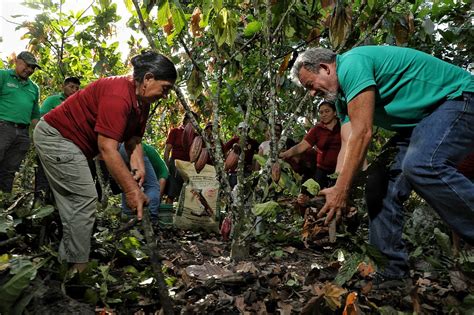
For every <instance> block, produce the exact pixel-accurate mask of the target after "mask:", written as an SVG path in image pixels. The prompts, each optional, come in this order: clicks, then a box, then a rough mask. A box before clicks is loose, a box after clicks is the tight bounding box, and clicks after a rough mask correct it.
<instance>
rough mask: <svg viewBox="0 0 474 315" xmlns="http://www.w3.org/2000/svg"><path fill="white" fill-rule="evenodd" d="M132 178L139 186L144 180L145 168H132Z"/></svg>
mask: <svg viewBox="0 0 474 315" xmlns="http://www.w3.org/2000/svg"><path fill="white" fill-rule="evenodd" d="M132 176H133V179H134V180H135V181H136V182H137V183H138V186H139V187H140V188H141V187H142V186H143V183H144V182H145V170H139V169H136V168H134V169H133V170H132Z"/></svg>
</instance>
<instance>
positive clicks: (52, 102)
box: [40, 93, 66, 116]
mask: <svg viewBox="0 0 474 315" xmlns="http://www.w3.org/2000/svg"><path fill="white" fill-rule="evenodd" d="M65 99H66V95H64V93H59V94H56V95H51V96H50V97H48V98H47V99H45V100H44V102H43V105H41V108H40V113H41V116H43V115H46V114H47V113H48V112H49V111H50V110H52V109H53V108H56V107H57V106H58V105H59V104H61V103H62V102H64V100H65Z"/></svg>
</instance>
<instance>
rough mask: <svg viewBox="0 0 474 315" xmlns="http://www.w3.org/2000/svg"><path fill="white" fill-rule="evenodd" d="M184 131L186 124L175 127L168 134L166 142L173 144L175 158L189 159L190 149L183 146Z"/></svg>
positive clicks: (172, 151) (172, 155) (172, 152)
mask: <svg viewBox="0 0 474 315" xmlns="http://www.w3.org/2000/svg"><path fill="white" fill-rule="evenodd" d="M183 132H184V126H180V127H178V128H173V129H171V130H170V133H169V134H168V138H167V139H166V144H171V146H172V150H171V157H172V158H173V159H175V160H182V161H189V151H186V150H184V147H183Z"/></svg>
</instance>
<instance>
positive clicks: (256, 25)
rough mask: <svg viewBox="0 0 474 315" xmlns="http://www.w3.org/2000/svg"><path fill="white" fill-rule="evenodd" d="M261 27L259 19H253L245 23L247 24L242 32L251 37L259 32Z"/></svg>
mask: <svg viewBox="0 0 474 315" xmlns="http://www.w3.org/2000/svg"><path fill="white" fill-rule="evenodd" d="M261 29H262V23H261V22H260V21H253V22H250V23H249V24H247V26H246V27H245V29H244V33H243V34H244V36H246V37H251V36H253V35H254V34H255V33H258V32H260V30H261Z"/></svg>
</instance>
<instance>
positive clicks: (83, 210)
mask: <svg viewBox="0 0 474 315" xmlns="http://www.w3.org/2000/svg"><path fill="white" fill-rule="evenodd" d="M33 139H34V144H35V147H36V150H37V153H38V156H39V158H40V161H41V163H42V164H43V167H44V171H45V174H46V177H47V179H48V182H49V185H50V186H51V190H52V192H53V194H54V199H55V201H56V206H57V208H58V210H59V215H60V216H61V222H62V225H63V237H62V239H61V243H60V245H59V257H60V259H61V260H63V261H67V262H70V263H85V262H87V261H88V260H89V252H90V244H91V235H92V228H93V226H94V221H95V211H96V202H97V192H96V189H95V185H94V181H93V179H92V175H91V172H90V169H89V166H88V164H87V159H86V157H85V155H84V154H83V153H82V151H81V150H80V149H79V147H77V146H76V145H75V144H74V143H73V142H72V141H70V140H69V139H66V138H64V137H63V136H62V135H61V134H60V133H59V131H58V130H57V129H55V128H53V127H51V126H50V125H48V123H47V122H45V121H44V120H43V119H41V120H40V122H39V123H38V125H37V126H36V128H35V130H34V133H33Z"/></svg>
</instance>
